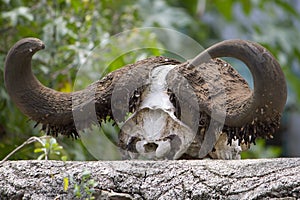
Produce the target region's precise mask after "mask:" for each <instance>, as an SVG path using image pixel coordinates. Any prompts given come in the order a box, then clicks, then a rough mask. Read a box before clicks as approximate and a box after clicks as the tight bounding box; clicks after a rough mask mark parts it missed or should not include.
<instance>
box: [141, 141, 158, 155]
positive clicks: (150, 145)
mask: <svg viewBox="0 0 300 200" xmlns="http://www.w3.org/2000/svg"><path fill="white" fill-rule="evenodd" d="M157 147H158V145H157V144H155V143H153V142H152V143H147V144H144V148H145V152H146V153H149V152H154V151H156V149H157Z"/></svg>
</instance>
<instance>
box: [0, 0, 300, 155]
mask: <svg viewBox="0 0 300 200" xmlns="http://www.w3.org/2000/svg"><path fill="white" fill-rule="evenodd" d="M141 27H162V28H169V29H173V30H176V31H179V32H181V33H183V34H186V35H188V36H190V37H191V38H193V39H194V40H196V41H197V42H199V44H201V45H202V46H203V47H205V48H207V47H209V46H211V45H212V44H214V43H217V42H220V41H222V40H225V39H231V38H240V39H247V40H253V41H256V42H258V43H260V44H262V45H263V46H265V47H266V48H268V49H269V50H270V51H271V52H272V53H273V54H274V56H275V57H276V58H277V59H278V61H279V63H280V64H281V66H282V69H283V71H284V74H285V76H286V79H287V82H288V101H287V105H286V109H285V112H284V114H283V118H282V125H281V128H280V130H279V131H278V133H277V134H276V135H275V137H274V139H273V140H269V141H265V140H258V141H257V145H255V146H252V147H251V150H250V151H248V152H246V153H244V154H243V158H260V157H283V156H286V157H293V156H300V131H299V128H300V109H299V108H300V1H298V0H265V1H259V0H249V1H238V0H213V1H211V0H185V1H181V0H154V1H148V0H134V1H133V0H132V1H130V0H100V1H95V0H94V1H93V0H82V1H75V0H51V1H50V0H38V1H37V0H30V1H28V0H0V36H1V39H0V60H1V62H0V111H1V112H0V159H2V158H4V157H5V156H6V155H7V154H8V153H9V152H11V151H13V150H14V149H15V148H16V147H18V146H19V145H21V144H22V143H23V142H25V141H26V140H27V139H28V138H30V137H31V136H37V137H40V136H42V135H44V134H45V133H43V132H40V131H39V127H37V128H33V127H34V122H31V121H28V118H27V117H25V116H24V115H23V114H22V113H20V111H19V110H18V109H17V108H16V107H15V105H14V104H13V103H12V102H11V100H10V98H9V96H8V94H7V92H6V90H5V87H4V80H3V70H4V60H5V56H6V54H7V52H8V50H9V48H10V47H11V46H12V45H13V44H14V43H15V42H16V41H18V40H19V39H21V38H24V37H29V36H31V37H37V38H40V39H41V40H43V41H44V42H45V44H46V50H44V51H41V52H39V53H38V54H37V55H36V56H35V57H34V61H33V65H34V68H33V70H34V73H35V74H36V76H37V77H38V79H39V80H40V81H41V82H42V83H43V84H45V85H46V86H48V87H51V88H54V89H56V90H59V91H64V92H71V91H73V85H74V81H75V79H76V74H77V71H78V70H79V67H80V66H82V64H84V63H85V61H86V59H88V55H89V52H90V51H91V50H92V49H93V48H95V47H98V46H99V45H100V46H101V45H104V46H105V41H106V40H108V39H109V38H110V37H112V36H114V35H116V34H118V33H120V32H122V31H126V30H135V29H136V28H141ZM126 37H127V38H126ZM126 37H122V38H120V41H119V43H116V45H114V46H112V47H110V49H109V51H107V52H104V53H103V55H101V56H102V57H103V58H104V60H107V62H108V63H105V62H104V63H100V64H99V65H100V67H101V65H102V66H103V67H106V68H105V69H106V72H108V71H112V70H115V69H117V68H119V67H122V66H124V65H125V64H128V63H133V62H136V61H137V60H139V59H142V58H146V57H150V56H157V55H166V54H167V53H166V52H164V51H162V50H159V49H163V48H164V44H163V42H161V41H159V40H158V39H157V38H156V36H155V34H153V33H151V32H147V31H142V32H139V31H138V30H137V31H131V34H127V35H126ZM133 39H134V40H136V41H138V42H139V44H141V45H143V46H147V45H150V46H154V47H157V49H148V50H144V51H137V52H132V53H130V54H126V55H122V56H120V49H119V48H118V45H124V46H126V44H127V41H129V40H133ZM174 43H175V44H176V43H178V44H179V45H177V46H178V48H181V49H182V48H188V46H184V44H181V43H180V41H176V40H175V41H174ZM128 45H129V44H128ZM116 57H117V59H115V58H116ZM112 59H114V62H113V63H109V62H111V60H112ZM231 64H232V65H234V66H236V68H237V69H238V70H239V71H240V72H241V73H242V74H243V76H244V77H245V78H246V79H247V80H248V81H249V84H250V85H251V75H250V74H249V72H248V71H247V70H245V68H244V67H243V66H242V64H241V63H239V62H237V61H235V60H232V62H231ZM107 66H108V67H107ZM80 84H82V85H87V84H89V83H88V81H87V82H84V81H83V82H82V83H80ZM79 87H80V86H79ZM93 131H95V132H98V134H102V135H108V136H110V137H111V140H115V137H116V134H117V131H118V130H117V127H112V126H111V124H107V125H105V126H104V127H103V128H99V127H96V128H94V129H93ZM41 141H42V142H34V143H31V144H28V145H25V146H24V147H23V148H22V149H21V150H19V151H18V152H17V153H15V154H14V155H13V156H11V157H10V159H14V160H15V159H44V158H45V155H46V153H47V154H48V157H49V158H50V159H63V160H95V157H94V156H93V155H92V154H90V153H89V151H88V150H87V149H86V148H85V145H83V144H82V142H81V140H73V139H71V138H64V137H61V136H59V137H57V138H41ZM102 145H103V146H104V148H103V159H118V158H119V155H118V153H117V152H113V151H112V150H108V149H109V148H106V147H105V145H112V144H107V143H105V142H104V143H103V144H102Z"/></svg>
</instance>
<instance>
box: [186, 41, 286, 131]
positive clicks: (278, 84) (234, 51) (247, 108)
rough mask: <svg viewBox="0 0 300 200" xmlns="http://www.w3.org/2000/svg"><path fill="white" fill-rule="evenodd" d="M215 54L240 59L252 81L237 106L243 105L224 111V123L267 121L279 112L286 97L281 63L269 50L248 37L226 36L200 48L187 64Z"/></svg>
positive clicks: (194, 63) (237, 123) (206, 59)
mask: <svg viewBox="0 0 300 200" xmlns="http://www.w3.org/2000/svg"><path fill="white" fill-rule="evenodd" d="M217 57H233V58H236V59H239V60H241V61H243V62H244V63H245V64H246V65H247V67H248V68H249V70H250V72H251V74H252V77H253V82H254V91H253V93H252V96H251V97H250V98H249V99H248V100H247V101H246V102H241V104H242V105H238V106H237V107H239V106H241V107H244V109H240V110H237V111H236V112H227V115H226V119H225V124H226V125H227V126H230V127H243V126H244V125H245V124H251V123H253V122H254V121H260V122H263V121H270V120H271V119H277V118H278V116H280V114H281V113H282V111H283V108H284V105H285V103H286V98H287V89H286V81H285V78H284V74H283V72H282V70H281V68H280V65H279V64H278V62H277V61H276V60H275V58H274V57H273V56H272V54H271V53H270V52H269V51H268V50H266V49H265V48H264V47H262V46H261V45H259V44H257V43H254V42H250V41H245V40H238V39H236V40H226V41H223V42H220V43H217V44H216V45H213V46H212V47H210V48H208V49H207V50H205V51H203V52H202V53H201V54H199V55H198V56H197V57H196V58H195V59H193V60H192V61H191V63H190V64H189V67H193V66H199V65H200V64H202V63H204V62H207V61H208V60H210V59H212V58H217Z"/></svg>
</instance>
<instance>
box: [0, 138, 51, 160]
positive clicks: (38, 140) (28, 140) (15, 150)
mask: <svg viewBox="0 0 300 200" xmlns="http://www.w3.org/2000/svg"><path fill="white" fill-rule="evenodd" d="M44 137H48V136H42V137H40V138H39V137H35V136H33V137H30V138H28V139H27V140H26V141H25V142H24V143H23V144H21V145H20V146H18V147H17V148H15V149H14V150H13V151H12V152H10V153H9V154H8V155H7V156H6V157H5V158H3V160H1V162H0V165H2V164H3V163H4V162H5V161H6V160H7V159H8V158H9V157H10V156H12V155H13V154H14V153H16V152H17V151H18V150H20V149H21V148H23V147H24V146H25V145H27V144H31V143H33V142H39V143H41V144H42V145H43V146H45V144H44V142H43V141H42V140H41V138H44ZM45 154H46V158H47V152H45Z"/></svg>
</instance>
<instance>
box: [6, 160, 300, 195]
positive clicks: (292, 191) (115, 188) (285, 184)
mask: <svg viewBox="0 0 300 200" xmlns="http://www.w3.org/2000/svg"><path fill="white" fill-rule="evenodd" d="M87 171H89V172H87ZM299 172H300V158H281V159H259V160H231V161H226V160H180V161H95V162H76V161H75V162H73V161H69V162H62V161H8V162H5V163H4V164H3V165H2V166H0V199H39V200H40V199H52V200H53V199H76V198H77V199H79V197H78V196H77V197H76V192H75V191H74V187H76V185H77V186H79V188H80V189H81V190H80V191H81V197H80V198H85V197H90V196H91V195H93V196H94V197H95V199H124V200H125V199H299V198H300V173H299ZM84 174H87V175H88V176H86V175H84ZM84 177H87V178H84ZM64 179H65V182H68V183H69V184H68V187H66V184H64ZM66 180H67V181H66ZM89 181H91V182H92V181H94V185H93V184H90V185H88V183H90V182H89ZM64 185H65V189H66V190H65V189H64ZM84 185H85V186H87V189H84ZM77 188H78V187H77ZM87 191H91V192H92V193H91V194H89V193H88V192H87Z"/></svg>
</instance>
